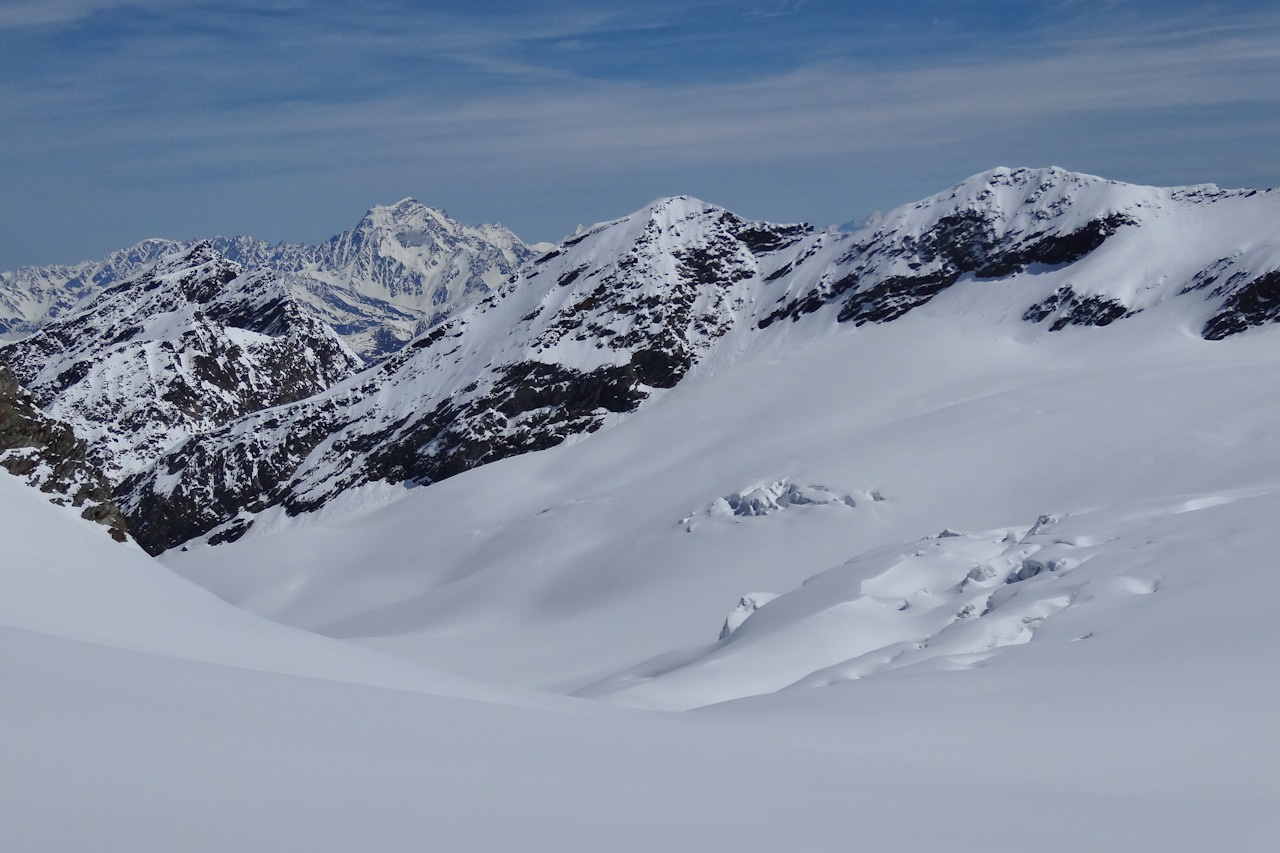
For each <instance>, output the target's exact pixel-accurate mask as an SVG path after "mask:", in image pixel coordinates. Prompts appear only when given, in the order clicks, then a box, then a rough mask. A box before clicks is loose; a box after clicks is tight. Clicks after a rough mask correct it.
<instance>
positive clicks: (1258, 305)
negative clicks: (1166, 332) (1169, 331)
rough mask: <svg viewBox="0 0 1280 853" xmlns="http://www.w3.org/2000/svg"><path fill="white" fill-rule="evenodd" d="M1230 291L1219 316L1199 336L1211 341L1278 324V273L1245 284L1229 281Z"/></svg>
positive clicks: (1216, 315) (1238, 281)
mask: <svg viewBox="0 0 1280 853" xmlns="http://www.w3.org/2000/svg"><path fill="white" fill-rule="evenodd" d="M1227 286H1228V287H1232V289H1231V291H1230V293H1229V295H1228V296H1227V298H1226V299H1225V300H1224V301H1223V303H1222V306H1221V308H1220V309H1219V311H1218V313H1217V314H1215V315H1214V316H1213V317H1211V318H1209V320H1208V322H1206V323H1205V324H1204V329H1203V330H1201V332H1200V334H1201V335H1202V336H1203V337H1204V338H1206V339H1207V340H1211V341H1220V340H1222V339H1223V338H1226V337H1229V336H1231V335H1235V334H1238V333H1240V332H1243V331H1244V330H1245V329H1249V328H1252V327H1254V326H1261V325H1264V324H1266V323H1275V322H1278V321H1280V271H1277V272H1270V273H1266V274H1265V275H1260V276H1258V277H1257V278H1254V279H1252V280H1248V281H1240V280H1239V279H1236V280H1234V281H1233V280H1228V284H1227Z"/></svg>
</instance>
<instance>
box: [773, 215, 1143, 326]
mask: <svg viewBox="0 0 1280 853" xmlns="http://www.w3.org/2000/svg"><path fill="white" fill-rule="evenodd" d="M997 224H998V219H997V217H996V214H994V213H992V212H990V211H980V210H965V211H960V212H957V213H954V214H951V215H948V216H943V217H941V218H939V219H938V221H937V223H936V224H935V225H934V226H933V227H932V228H930V229H929V230H927V231H926V232H924V233H923V234H921V235H919V236H906V237H902V236H900V235H895V234H893V233H892V232H883V233H877V234H876V235H875V236H874V238H872V239H871V241H870V242H869V243H867V244H865V245H863V246H855V247H854V248H853V249H851V250H850V251H849V252H848V253H847V254H846V255H845V257H844V258H842V259H841V260H840V261H839V264H840V268H841V270H842V272H843V273H844V274H843V275H841V276H840V277H839V278H836V279H834V280H833V281H829V282H828V283H826V284H824V285H822V286H820V287H819V288H816V289H814V290H812V291H810V292H808V293H806V294H804V295H802V296H800V297H798V298H794V299H792V300H791V301H789V302H787V303H786V304H783V305H781V306H779V307H778V308H776V309H775V310H773V311H772V312H770V313H769V314H767V315H766V316H765V317H763V318H762V319H761V320H760V322H759V326H760V327H761V328H766V327H768V326H770V325H771V324H773V323H774V322H776V321H778V320H781V319H783V318H790V319H792V320H798V319H799V318H800V317H802V316H804V315H805V314H811V313H813V312H814V311H817V310H819V309H820V308H822V307H823V306H825V305H828V304H831V303H833V302H840V301H842V302H843V304H842V305H841V307H840V311H839V313H838V314H837V320H838V321H839V322H842V323H844V322H853V323H854V324H855V325H862V324H863V323H887V322H890V321H892V320H896V319H898V318H899V317H901V316H902V315H904V314H906V313H907V312H908V311H911V310H912V309H913V308H917V307H919V306H921V305H924V304H925V303H926V302H928V301H929V300H931V299H933V298H934V297H935V296H937V295H938V294H939V293H941V292H943V291H944V290H946V289H947V288H949V287H951V286H952V285H954V284H955V283H956V282H957V281H959V280H960V278H961V277H962V276H964V275H972V276H973V277H974V278H978V279H993V278H1003V277H1005V276H1009V275H1013V274H1015V273H1020V272H1023V271H1025V270H1026V269H1027V268H1028V267H1030V266H1031V265H1033V264H1041V265H1044V266H1060V265H1062V264H1069V263H1074V262H1075V261H1078V260H1080V259H1081V258H1083V257H1084V256H1086V255H1088V254H1089V253H1090V252H1092V251H1094V250H1095V249H1097V248H1098V247H1099V246H1101V245H1102V244H1103V242H1104V241H1105V240H1106V239H1107V238H1108V237H1110V236H1112V235H1113V234H1115V233H1116V232H1117V230H1119V229H1120V228H1121V227H1122V226H1125V225H1132V224H1136V220H1134V219H1132V218H1131V217H1129V216H1127V215H1125V214H1120V213H1112V214H1108V215H1105V216H1102V217H1099V218H1097V219H1094V220H1092V221H1090V222H1089V223H1088V224H1086V225H1085V226H1084V227H1082V228H1080V229H1078V230H1076V231H1073V232H1071V233H1069V234H1057V233H1053V232H1051V231H1048V230H1042V231H1038V232H1033V233H1021V232H1015V233H1011V234H1010V233H1006V234H1003V235H999V232H998V229H997ZM903 269H906V270H910V271H911V272H909V273H903V272H898V270H903ZM1108 322H1110V321H1108ZM1098 325H1103V324H1101V323H1100V324H1098Z"/></svg>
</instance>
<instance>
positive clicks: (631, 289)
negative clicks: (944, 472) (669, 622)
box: [0, 168, 1280, 552]
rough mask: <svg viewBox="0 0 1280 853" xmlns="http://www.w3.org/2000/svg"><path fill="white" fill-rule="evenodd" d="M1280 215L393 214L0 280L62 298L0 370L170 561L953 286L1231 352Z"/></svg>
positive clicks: (676, 210)
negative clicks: (765, 217) (562, 234)
mask: <svg viewBox="0 0 1280 853" xmlns="http://www.w3.org/2000/svg"><path fill="white" fill-rule="evenodd" d="M1277 198H1280V196H1277V195H1276V194H1275V193H1273V192H1258V191H1253V190H1244V191H1225V190H1219V189H1217V188H1214V187H1207V186H1200V187H1189V188H1178V189H1172V190H1165V189H1155V188H1147V187H1135V186H1130V185H1124V184H1119V183H1116V182H1112V181H1105V180H1102V179H1099V178H1094V177H1090V176H1085V175H1079V174H1075V173H1070V172H1067V171H1065V170H1061V169H1056V168H1050V169H1041V170H1033V169H996V170H993V171H990V172H987V173H983V174H980V175H976V176H974V177H972V178H970V179H968V180H966V181H964V182H962V183H961V184H959V185H957V186H955V187H953V188H952V189H950V190H948V191H946V192H943V193H940V194H938V195H936V196H933V197H931V198H928V199H925V200H922V201H920V202H918V203H916V204H912V205H907V206H904V207H902V208H899V209H897V210H895V211H892V212H890V213H889V214H887V215H885V216H882V217H878V218H877V219H876V220H875V221H873V222H871V223H868V225H867V226H865V227H863V228H862V229H859V230H856V231H853V232H851V233H846V232H841V231H837V230H834V229H829V230H818V229H815V228H813V227H811V226H808V225H777V224H772V223H767V222H750V221H747V220H744V219H742V218H741V217H739V216H737V215H735V214H733V213H732V212H730V211H727V210H724V209H722V208H719V207H716V206H714V205H711V204H707V203H705V202H701V201H698V200H696V199H692V198H688V197H679V198H669V199H661V200H658V201H655V202H653V203H652V204H650V205H647V206H646V207H645V208H643V209H641V210H639V211H637V212H636V213H634V214H631V215H629V216H626V217H624V218H622V219H619V220H616V221H613V222H607V223H602V224H600V225H596V226H593V227H591V228H589V229H585V230H583V231H582V232H581V233H579V234H577V235H575V236H573V237H572V238H570V239H568V240H566V241H564V242H563V243H562V244H560V245H559V246H556V247H554V248H548V247H540V248H542V249H544V250H545V251H542V252H541V253H540V254H538V255H537V256H536V257H535V256H534V252H533V250H532V249H531V248H529V247H526V246H524V245H523V244H521V243H520V242H519V241H518V240H517V239H516V238H515V237H514V235H511V234H510V232H509V231H506V230H505V229H503V228H501V227H500V226H482V227H480V228H473V227H469V226H464V225H460V224H458V223H455V222H453V221H452V220H449V219H448V218H447V217H446V216H445V215H444V214H443V213H441V212H440V211H436V210H432V209H430V208H426V207H423V206H422V205H420V204H417V203H415V202H412V201H410V200H406V201H402V202H400V203H398V204H396V205H393V206H391V207H386V208H374V209H373V210H371V211H370V212H369V214H368V215H367V216H366V217H365V219H364V220H362V222H361V223H360V224H359V225H358V226H357V227H356V228H355V229H353V230H352V231H349V232H345V233H344V234H342V235H339V236H338V237H335V238H333V239H332V240H330V241H328V242H327V243H325V244H323V245H321V246H319V247H303V246H278V247H275V248H273V249H268V248H267V247H266V246H265V245H264V244H262V243H261V242H260V241H255V240H252V239H250V238H237V239H235V240H221V239H219V240H213V241H201V242H198V243H194V244H189V245H187V244H184V245H178V244H168V245H166V246H165V248H166V249H171V251H167V252H164V253H160V252H159V248H160V247H161V244H160V243H159V242H158V241H150V242H147V243H143V244H139V245H138V246H136V247H133V248H132V249H129V250H124V251H122V252H119V253H116V254H115V255H112V256H110V257H109V258H107V259H105V260H103V261H101V262H97V263H90V264H82V265H80V266H78V267H75V268H52V269H43V270H35V269H27V270H23V271H21V272H20V273H18V274H15V275H11V276H8V277H6V279H5V284H6V287H7V289H8V291H9V292H10V293H13V294H19V295H20V294H22V293H26V294H28V295H30V296H32V298H31V299H28V300H27V301H26V302H24V301H23V300H22V299H20V298H18V297H17V296H13V297H11V298H10V300H9V302H10V303H11V304H16V305H35V304H37V299H36V298H35V297H38V298H39V300H43V301H42V302H40V303H39V304H48V306H50V307H48V308H47V310H46V314H45V316H44V317H43V318H42V325H41V326H40V328H39V329H38V330H37V331H35V332H33V333H32V334H30V335H28V336H27V337H25V338H22V339H21V340H18V341H15V342H12V343H9V344H7V345H5V346H4V348H3V349H0V356H2V357H3V358H4V359H5V360H6V361H8V362H9V364H10V365H11V366H12V369H13V370H14V372H15V374H16V375H17V377H18V379H19V381H20V382H22V384H23V385H24V386H26V388H27V389H28V390H29V391H31V392H32V393H33V394H34V395H35V397H36V399H37V400H38V401H39V402H40V404H41V406H42V407H43V408H44V409H45V410H46V411H47V412H48V413H49V414H50V415H51V416H53V417H55V418H58V419H61V420H64V421H66V422H67V423H68V424H70V425H71V426H72V427H73V428H74V429H75V431H76V433H77V434H78V435H80V436H82V437H84V438H86V439H87V440H88V442H89V448H90V450H89V454H90V458H91V459H93V461H94V462H96V463H97V464H98V465H99V466H100V467H101V468H102V470H103V471H104V472H105V473H106V474H107V476H108V477H109V478H110V479H111V480H112V481H113V482H115V483H116V484H117V485H116V500H117V502H118V503H119V505H120V506H121V507H122V508H123V509H124V511H125V513H126V515H127V516H128V517H129V519H130V526H131V529H132V530H133V533H134V535H135V536H136V537H137V538H138V539H139V541H140V542H142V543H143V544H144V546H146V547H147V548H149V549H150V550H152V551H153V552H159V551H162V550H165V549H167V548H171V547H175V546H178V545H181V544H183V543H185V542H187V541H188V540H190V539H192V538H194V537H202V536H211V537H213V538H214V539H215V540H218V541H221V540H225V539H228V538H233V537H236V536H238V535H241V534H242V533H243V532H244V531H245V530H247V529H248V527H249V525H251V524H252V523H253V518H254V516H255V514H257V513H261V512H263V511H265V510H268V509H271V508H273V507H280V508H282V509H283V510H284V511H285V512H286V513H287V514H289V515H296V514H298V513H302V512H310V511H314V510H316V509H319V508H320V507H322V506H324V505H325V504H326V503H327V502H328V501H330V500H332V499H333V498H334V497H335V496H337V495H339V494H341V493H343V492H345V491H347V490H350V489H352V488H356V487H360V486H363V485H365V484H368V483H374V482H384V483H390V484H398V483H405V484H416V485H424V484H428V483H431V482H435V481H438V480H441V479H444V478H446V477H449V476H452V475H454V474H457V473H459V472H461V471H465V470H468V469H470V468H473V467H476V466H478V465H482V464H485V463H487V462H491V461H494V460H496V459H500V458H504V457H506V456H511V455H514V454H519V453H523V452H527V451H530V450H538V449H542V448H545V447H549V446H551V445H554V444H558V443H560V442H562V441H564V440H566V439H567V438H570V437H573V436H578V435H583V434H587V433H590V432H593V431H595V430H597V429H599V428H600V427H602V426H604V425H605V424H607V423H612V422H615V421H616V420H618V419H619V418H621V417H624V416H625V415H626V414H627V413H629V412H632V411H634V410H635V409H636V408H638V407H639V406H641V405H642V404H643V403H644V401H646V400H647V399H648V398H649V397H651V396H652V395H653V394H654V393H656V392H660V391H662V390H663V389H669V388H672V387H674V386H676V385H677V384H678V383H680V381H681V380H682V379H683V378H684V377H685V375H686V374H688V373H689V372H690V371H691V370H696V369H697V368H698V366H699V365H700V364H702V363H703V362H705V361H707V360H708V359H711V358H712V356H715V359H714V360H716V361H723V360H725V359H730V360H731V359H733V358H734V355H733V354H734V353H736V352H741V351H745V350H748V349H750V348H751V347H753V346H756V343H755V342H756V341H757V340H763V339H766V338H769V337H772V336H778V335H795V334H806V335H812V334H821V333H823V330H825V329H826V328H827V327H829V326H831V325H835V326H842V325H847V326H850V327H858V326H862V325H864V324H868V323H876V324H880V323H888V322H892V321H894V320H897V319H899V318H901V317H903V316H904V315H906V314H907V313H908V312H911V311H913V310H919V309H920V308H921V307H922V306H925V305H927V304H928V303H930V302H931V301H933V300H935V299H940V298H943V297H945V299H946V301H948V302H949V303H950V304H951V305H952V306H953V307H952V309H951V310H954V311H960V312H968V311H997V312H999V313H1000V314H1002V315H1004V319H1005V320H1006V321H1007V322H1013V323H1017V324H1022V325H1025V328H1026V331H1025V332H1024V333H1025V334H1032V333H1039V332H1056V331H1061V330H1062V329H1064V328H1066V327H1069V326H1106V325H1109V324H1111V323H1114V322H1117V321H1120V320H1124V319H1126V318H1130V317H1133V316H1135V315H1138V314H1143V313H1155V314H1159V315H1162V316H1165V317H1167V318H1168V322H1171V323H1178V324H1184V325H1187V326H1188V327H1189V328H1190V329H1191V330H1192V331H1193V332H1194V333H1195V334H1198V335H1200V336H1202V337H1204V338H1206V339H1210V340H1217V339H1221V338H1224V337H1227V336H1230V335H1233V334H1237V333H1239V332H1241V331H1244V330H1246V329H1249V328H1252V327H1255V326H1258V325H1262V324H1266V323H1270V322H1273V321H1274V320H1276V319H1277V318H1280V308H1278V307H1277V305H1280V302H1278V301H1276V299H1275V298H1274V297H1275V295H1276V293H1277V288H1280V272H1278V271H1277V270H1278V268H1280V249H1278V248H1277V242H1276V240H1275V238H1274V236H1273V234H1272V231H1271V229H1270V222H1271V221H1274V216H1275V211H1276V209H1277V204H1280V202H1278V201H1277ZM153 255H154V256H157V257H155V259H154V260H150V262H149V263H147V262H146V261H147V259H149V258H152V256H153ZM522 261H523V262H524V264H523V266H520V263H521V262H522ZM72 272H74V275H72V274H70V273H72ZM90 281H92V282H94V283H95V284H96V289H91V288H90V287H89V285H88V282H90ZM55 283H57V285H56V286H55ZM55 291H56V293H55ZM51 293H53V294H54V295H52V296H51V295H50V294H51ZM73 298H78V300H79V301H78V307H77V308H75V309H74V310H72V309H70V308H68V307H66V306H67V304H68V303H69V301H70V300H71V299H73ZM32 322H34V320H32V319H30V318H28V317H16V316H15V317H13V318H11V319H10V320H9V321H8V323H9V326H10V328H11V329H13V328H18V327H20V326H21V324H23V323H32ZM798 329H803V330H804V331H802V332H801V331H797V330H798ZM413 332H418V333H419V334H418V335H417V337H415V338H413V340H412V343H411V345H408V346H406V345H405V338H407V337H409V336H410V335H411V334H412V333H413Z"/></svg>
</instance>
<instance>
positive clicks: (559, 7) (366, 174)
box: [0, 0, 1280, 270]
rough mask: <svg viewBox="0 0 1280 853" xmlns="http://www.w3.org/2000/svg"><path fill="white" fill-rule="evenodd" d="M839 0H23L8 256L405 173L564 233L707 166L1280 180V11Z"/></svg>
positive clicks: (219, 220)
mask: <svg viewBox="0 0 1280 853" xmlns="http://www.w3.org/2000/svg"><path fill="white" fill-rule="evenodd" d="M864 5H866V6H869V8H857V9H855V8H851V4H846V3H840V2H835V0H745V2H743V0H697V1H696V2H684V3H674V2H669V0H657V2H653V3H648V4H644V6H643V7H642V8H635V6H636V4H626V3H620V2H616V0H608V1H607V2H594V3H587V2H584V0H555V2H550V3H545V4H538V8H537V9H536V10H534V9H533V8H531V7H528V8H521V9H518V10H515V11H512V10H511V9H509V8H507V4H502V3H498V2H495V0H473V2H468V3H466V4H461V3H439V4H432V6H433V8H431V9H429V10H424V9H422V8H421V7H419V6H417V5H416V4H411V3H407V2H403V0H381V2H373V3H368V4H361V5H360V6H358V7H353V6H350V5H349V4H343V3H336V2H293V0H270V2H254V3H247V2H238V0H237V1H236V2H229V3H210V2H199V0H166V2H160V0H132V2H130V0H16V2H5V3H3V4H0V69H2V72H3V73H0V92H3V97H0V120H3V122H4V124H5V126H6V128H8V129H9V132H7V133H6V134H4V136H3V137H0V181H3V185H4V187H5V195H4V199H5V204H4V205H3V213H0V216H2V217H3V218H2V219H0V227H2V228H3V233H4V235H5V236H4V239H3V240H2V241H0V269H3V270H10V269H14V268H16V267H18V266H21V265H26V264H49V263H70V262H75V261H78V260H82V259H86V258H93V257H99V256H101V255H103V254H105V253H107V252H109V251H111V250H112V249H116V248H120V247H123V246H126V245H129V244H132V243H134V242H137V241H138V240H140V239H144V238H146V237H152V236H165V237H175V238H190V237H198V236H209V235H213V234H217V233H222V234H241V233H243V234H253V235H255V236H258V237H261V238H263V239H266V240H271V241H277V240H303V241H310V242H314V241H318V240H321V239H324V238H325V237H327V236H329V235H331V234H334V233H337V232H338V231H340V230H342V229H344V228H347V227H350V226H351V225H352V224H354V222H355V221H356V220H357V219H358V218H359V216H360V214H361V213H362V212H363V211H364V210H366V209H367V208H368V207H370V206H371V205H373V204H378V203H389V202H392V201H394V200H396V199H399V198H402V197H404V196H409V195H411V196H413V197H415V198H417V199H419V200H420V201H422V202H424V203H426V204H429V205H432V206H435V207H441V208H445V209H447V210H448V211H449V212H450V214H451V215H453V216H454V217H456V218H458V219H460V220H463V221H466V222H472V223H479V222H489V221H501V222H503V223H504V224H506V225H507V226H509V227H511V228H512V229H513V230H514V231H515V232H516V233H517V234H519V235H520V236H521V237H522V238H523V239H525V240H528V241H535V240H554V239H558V238H560V237H561V236H564V235H565V234H567V233H569V232H571V231H572V230H573V228H574V227H575V226H576V225H577V224H579V223H581V222H593V221H599V220H604V219H611V218H615V217H617V216H621V215H623V214H625V213H627V212H629V211H631V210H633V209H635V208H637V207H639V206H641V205H643V204H644V203H645V202H647V201H648V200H650V199H651V198H654V197H657V196H663V195H674V194H691V195H696V196H698V197H700V198H703V199H705V200H707V201H711V202H715V203H717V204H722V205H725V206H726V207H729V208H731V209H733V210H735V211H737V212H739V213H741V214H743V215H746V216H751V217H758V218H766V219H772V220H775V221H799V220H805V221H809V222H813V223H815V224H818V225H823V224H828V223H837V222H843V221H846V220H849V219H852V218H857V217H861V216H864V215H866V214H867V213H870V212H871V211H873V210H884V209H888V208H890V207H893V206H895V205H898V204H902V203H906V202H909V201H913V200H915V199H917V198H920V197H923V196H926V195H929V194H931V193H934V192H937V191H939V190H941V189H943V188H945V187H946V186H949V185H951V184H953V183H955V182H957V181H959V180H961V179H962V178H964V177H966V176H967V175H970V174H973V173H975V172H979V171H982V170H985V169H988V168H991V167H993V166H996V165H1031V166H1042V165H1049V164H1057V165H1061V166H1063V167H1066V168H1069V169H1073V170H1077V171H1083V172H1089V173H1093V174H1099V175H1103V176H1104V177H1108V178H1114V179H1118V180H1124V181H1130V182H1134V183H1147V184H1157V185H1174V184H1189V183H1199V182H1214V183H1218V184H1220V185H1222V186H1259V187H1261V186H1274V185H1277V184H1280V11H1278V10H1276V9H1275V7H1274V4H1272V3H1269V2H1263V0H1241V2H1233V3H1231V4H1229V5H1227V4H1218V3H1209V2H1193V1H1192V0H1177V2H1167V3H1155V2H1149V0H1139V2H1125V3H1120V2H1109V3H1105V4H1096V3H1084V2H1074V1H1073V0H1065V1H1064V2H1031V3H1028V2H1015V0H1000V1H999V2H991V3H983V4H956V3H954V2H942V1H941V0H931V1H930V2H921V3H913V4H864Z"/></svg>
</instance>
